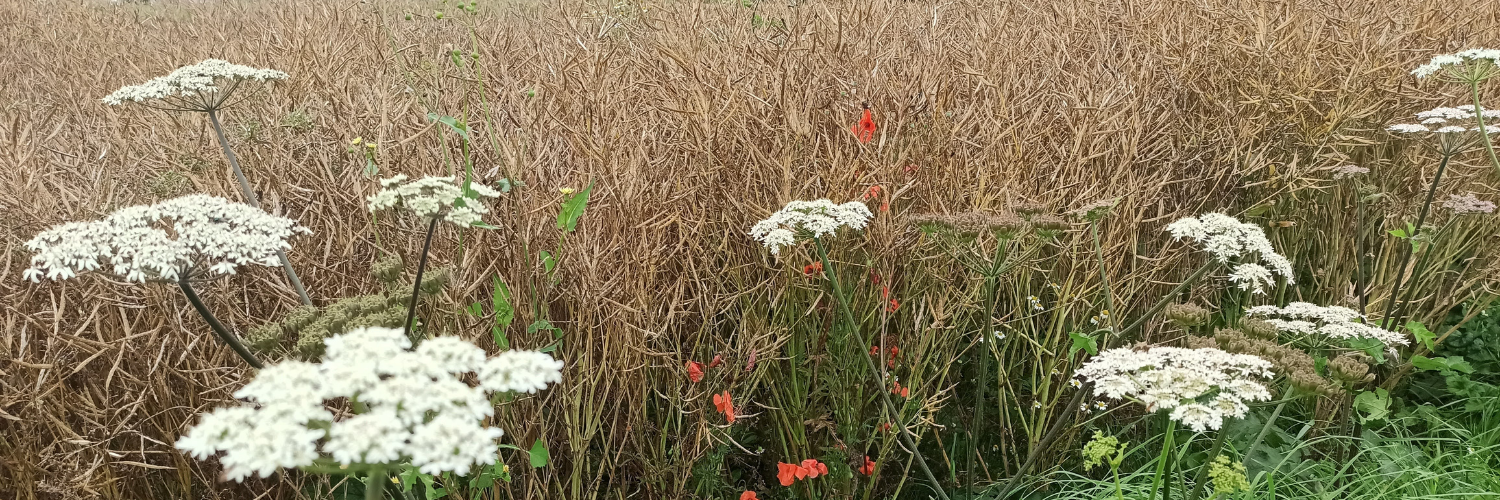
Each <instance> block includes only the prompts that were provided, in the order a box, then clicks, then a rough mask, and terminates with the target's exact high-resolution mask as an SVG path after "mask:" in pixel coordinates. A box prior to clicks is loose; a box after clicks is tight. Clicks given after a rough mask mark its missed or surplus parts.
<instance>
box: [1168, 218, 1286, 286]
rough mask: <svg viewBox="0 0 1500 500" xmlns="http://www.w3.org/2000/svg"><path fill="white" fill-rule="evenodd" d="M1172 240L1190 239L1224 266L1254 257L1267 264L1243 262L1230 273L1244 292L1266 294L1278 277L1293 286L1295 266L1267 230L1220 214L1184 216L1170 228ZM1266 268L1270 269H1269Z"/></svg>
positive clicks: (1231, 279)
mask: <svg viewBox="0 0 1500 500" xmlns="http://www.w3.org/2000/svg"><path fill="white" fill-rule="evenodd" d="M1167 231H1168V232H1170V233H1171V234H1172V239H1176V240H1180V239H1184V238H1186V239H1190V240H1193V241H1195V242H1198V244H1200V245H1202V246H1203V250H1204V251H1206V252H1208V253H1209V254H1210V255H1213V256H1214V259H1217V260H1218V261H1219V262H1221V263H1228V262H1229V261H1230V260H1232V259H1240V258H1243V257H1249V256H1255V257H1258V258H1259V261H1260V262H1262V263H1265V264H1266V265H1261V264H1259V263H1256V262H1241V263H1239V264H1236V265H1235V266H1234V269H1232V270H1231V272H1230V274H1229V279H1230V281H1233V282H1234V283H1236V284H1237V285H1238V286H1239V288H1240V289H1241V290H1246V291H1249V292H1252V293H1265V289H1266V288H1267V287H1271V286H1275V285H1276V279H1275V276H1281V277H1282V278H1283V279H1285V280H1286V282H1287V283H1288V284H1291V283H1294V280H1293V278H1292V263H1291V261H1289V260H1287V258H1286V257H1283V256H1282V255H1281V254H1279V253H1276V249H1275V248H1274V247H1272V246H1271V241H1270V240H1267V239H1266V232H1265V230H1263V229H1261V228H1260V226H1257V225H1254V224H1247V223H1243V222H1240V221H1239V219H1235V218H1234V217H1230V216H1228V215H1224V214H1221V213H1207V214H1203V215H1200V216H1198V217H1185V218H1182V219H1178V220H1177V221H1176V222H1173V223H1171V224H1168V225H1167ZM1266 266H1270V267H1269V268H1267V267H1266Z"/></svg>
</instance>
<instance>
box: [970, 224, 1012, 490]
mask: <svg viewBox="0 0 1500 500" xmlns="http://www.w3.org/2000/svg"><path fill="white" fill-rule="evenodd" d="M1009 243H1010V241H1009V240H1005V239H1000V240H999V241H997V242H996V246H995V255H994V256H993V260H992V261H991V262H990V270H989V273H988V274H986V275H985V277H984V278H985V279H984V281H985V283H984V294H985V300H984V302H985V308H984V322H983V325H984V326H983V327H981V328H980V329H979V341H980V344H979V345H981V346H984V347H985V348H984V349H981V350H980V352H979V374H978V376H977V377H975V379H976V380H977V381H978V382H979V383H978V384H975V385H977V386H978V387H977V388H976V391H975V394H974V423H973V425H972V426H971V428H970V430H969V464H968V466H967V467H966V470H967V471H968V475H967V477H966V480H965V481H966V484H965V488H964V490H965V491H966V492H967V495H968V498H974V475H975V471H974V463H975V459H976V458H977V457H978V456H979V450H980V446H979V439H980V438H979V436H982V435H984V410H985V402H984V397H985V390H986V389H988V388H989V380H990V350H989V347H988V346H989V345H990V344H988V342H994V338H995V336H994V334H993V333H991V331H990V330H992V329H993V328H994V327H995V305H996V302H998V301H999V295H1000V294H999V290H1000V270H1001V265H1002V263H1004V261H1005V249H1006V246H1007V245H1008V244H1009Z"/></svg>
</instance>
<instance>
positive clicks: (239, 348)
mask: <svg viewBox="0 0 1500 500" xmlns="http://www.w3.org/2000/svg"><path fill="white" fill-rule="evenodd" d="M177 286H178V287H179V288H182V294H183V295H187V298H188V302H191V303H192V304H193V309H197V310H198V315H199V316H203V320H204V321H207V322H208V327H209V328H212V329H213V330H214V333H216V334H218V335H219V339H220V340H223V341H224V343H225V344H229V348H230V349H234V352H235V354H239V355H240V358H243V359H244V360H245V363H247V364H249V365H250V366H252V367H254V368H256V369H261V368H265V367H266V366H265V365H263V364H261V362H260V360H258V359H255V355H254V354H251V353H250V349H246V348H245V344H243V343H241V342H240V339H239V337H235V336H234V334H233V333H229V329H227V328H224V324H223V323H220V322H219V318H215V317H214V314H213V313H211V312H209V311H208V306H206V305H204V304H203V299H201V298H199V297H198V292H196V291H194V290H193V284H192V283H190V282H188V279H187V277H186V275H184V277H182V278H179V279H178V280H177Z"/></svg>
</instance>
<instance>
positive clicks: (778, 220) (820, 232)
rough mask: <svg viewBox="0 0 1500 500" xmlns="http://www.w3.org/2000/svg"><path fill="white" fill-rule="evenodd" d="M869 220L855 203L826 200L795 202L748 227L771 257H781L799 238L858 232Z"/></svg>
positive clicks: (867, 209)
mask: <svg viewBox="0 0 1500 500" xmlns="http://www.w3.org/2000/svg"><path fill="white" fill-rule="evenodd" d="M871 217H874V215H873V214H871V213H870V208H869V207H866V206H865V204H864V203H860V202H857V201H851V202H848V203H845V204H842V205H836V204H834V203H833V202H832V201H829V200H827V199H818V200H813V201H800V200H798V201H793V202H790V203H787V204H786V206H784V207H782V208H781V210H777V211H776V213H773V214H771V216H770V217H767V218H765V219H764V220H762V221H760V222H756V223H755V225H754V226H751V227H750V236H751V237H753V238H755V240H756V241H759V242H760V243H761V244H762V245H765V247H766V248H769V249H771V253H772V254H780V253H781V248H782V247H786V246H791V245H794V244H796V242H797V239H798V235H810V236H812V237H822V236H828V235H832V234H834V233H836V232H837V231H838V230H839V229H840V228H844V227H848V228H849V229H854V230H860V229H864V228H865V225H866V224H867V223H868V222H869V220H870V218H871Z"/></svg>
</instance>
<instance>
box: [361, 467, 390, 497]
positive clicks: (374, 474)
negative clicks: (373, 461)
mask: <svg viewBox="0 0 1500 500" xmlns="http://www.w3.org/2000/svg"><path fill="white" fill-rule="evenodd" d="M388 477H389V476H388V475H387V473H386V471H385V467H380V468H376V469H375V470H373V471H370V476H369V477H367V478H365V500H384V499H385V483H386V481H388V479H387V478H388Z"/></svg>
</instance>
